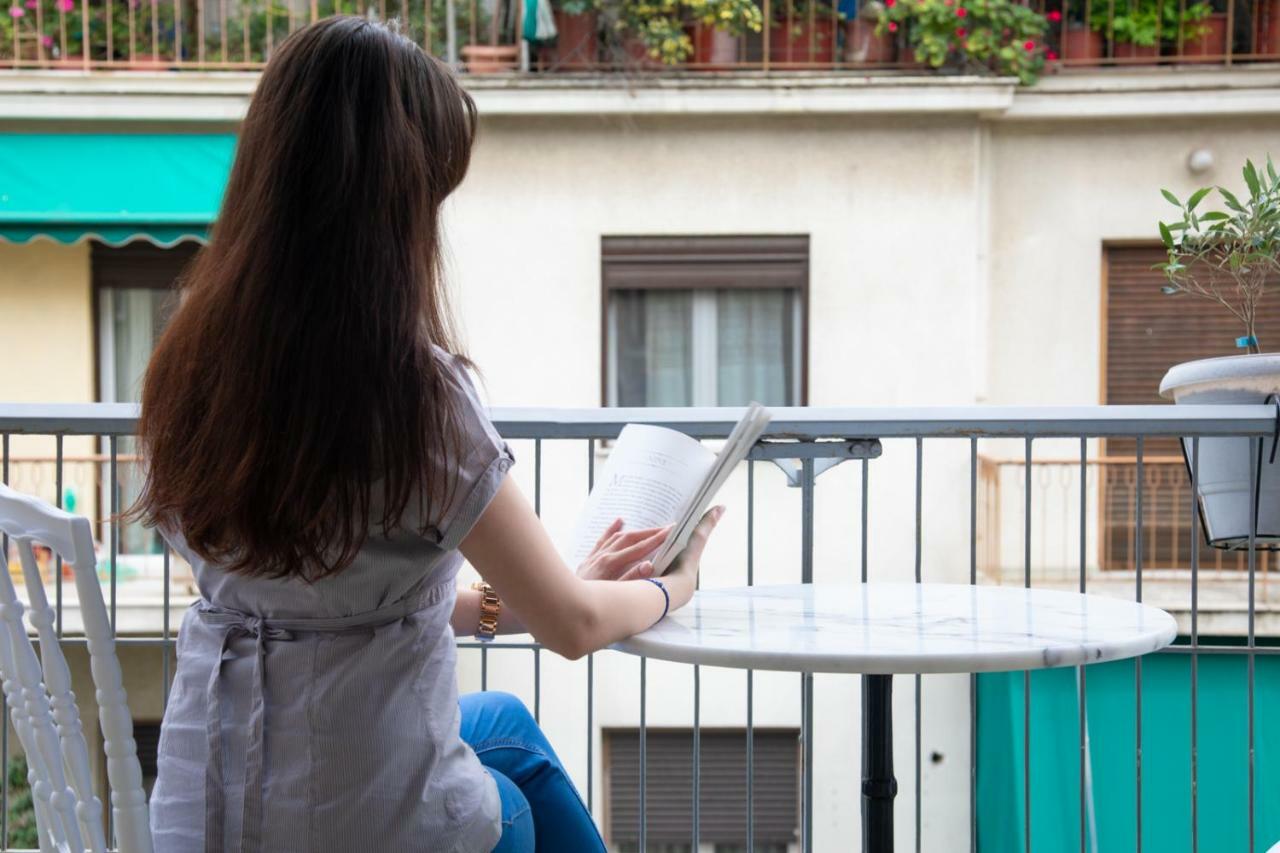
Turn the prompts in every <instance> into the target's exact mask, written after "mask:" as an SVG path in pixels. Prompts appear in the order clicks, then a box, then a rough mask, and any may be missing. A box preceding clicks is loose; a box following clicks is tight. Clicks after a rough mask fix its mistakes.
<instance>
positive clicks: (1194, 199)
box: [1187, 187, 1213, 210]
mask: <svg viewBox="0 0 1280 853" xmlns="http://www.w3.org/2000/svg"><path fill="white" fill-rule="evenodd" d="M1212 189H1213V187H1201V188H1200V189H1198V190H1196V191H1195V192H1193V193H1192V194H1191V198H1189V199H1187V210H1195V209H1196V205H1197V204H1199V203H1200V202H1202V201H1204V197H1205V196H1207V195H1208V194H1209V191H1210V190H1212Z"/></svg>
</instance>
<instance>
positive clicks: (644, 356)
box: [607, 288, 800, 406]
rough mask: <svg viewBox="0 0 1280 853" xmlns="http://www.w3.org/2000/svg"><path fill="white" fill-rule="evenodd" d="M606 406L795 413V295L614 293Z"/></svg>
mask: <svg viewBox="0 0 1280 853" xmlns="http://www.w3.org/2000/svg"><path fill="white" fill-rule="evenodd" d="M609 299H610V302H609V315H608V321H609V338H610V348H609V352H608V354H607V355H608V371H609V377H608V378H609V401H610V403H612V404H613V405H617V406H741V405H746V404H747V403H750V402H752V401H759V402H761V403H764V404H766V405H774V406H786V405H795V404H796V403H797V402H799V401H798V399H797V393H796V389H797V388H798V384H799V383H798V377H797V372H798V365H799V353H798V352H797V348H798V343H797V342H798V340H799V333H798V324H799V319H800V318H799V297H798V295H797V293H796V292H795V291H793V290H786V289H781V288H779V289H759V290H730V289H721V290H666V289H644V290H615V291H612V292H611V294H610V297H609Z"/></svg>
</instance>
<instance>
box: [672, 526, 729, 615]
mask: <svg viewBox="0 0 1280 853" xmlns="http://www.w3.org/2000/svg"><path fill="white" fill-rule="evenodd" d="M722 515H724V507H723V506H717V507H712V508H711V509H709V510H707V512H706V514H705V515H703V516H702V520H701V521H699V522H698V526H697V527H695V528H694V529H693V534H692V535H691V536H690V537H689V544H688V545H686V546H685V547H684V550H683V551H681V552H680V555H679V556H678V557H676V560H675V562H674V563H672V564H671V570H670V571H668V572H667V573H666V574H665V575H663V577H662V582H663V584H665V585H666V587H667V594H668V595H670V596H671V610H678V609H680V608H681V607H684V606H685V605H686V604H688V603H689V599H691V598H693V591H694V590H695V589H697V588H698V569H699V567H700V564H701V562H702V549H704V548H706V547H707V539H709V538H710V537H711V531H712V530H715V529H716V524H718V523H719V522H720V517H721V516H722Z"/></svg>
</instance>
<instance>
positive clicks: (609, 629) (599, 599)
mask: <svg viewBox="0 0 1280 853" xmlns="http://www.w3.org/2000/svg"><path fill="white" fill-rule="evenodd" d="M723 511H724V509H723V507H717V508H715V509H713V510H711V511H710V512H708V513H707V514H706V515H705V516H704V517H703V519H702V521H701V522H700V523H699V524H698V528H697V530H696V531H694V534H693V537H692V538H691V539H690V540H689V545H688V547H687V548H685V550H684V551H683V552H682V553H681V555H680V557H679V558H678V559H677V561H676V565H675V567H674V568H673V569H672V571H670V572H669V573H668V574H667V575H666V576H665V577H664V578H662V583H663V584H664V585H665V586H666V589H667V594H668V595H669V596H670V598H671V610H675V609H677V608H679V607H683V606H684V605H685V604H686V603H688V601H689V599H690V598H692V597H693V591H694V588H695V586H696V585H697V578H698V563H699V560H700V559H701V557H702V549H703V547H704V546H705V545H706V541H707V537H708V536H710V534H711V530H712V529H713V528H714V527H715V524H716V522H717V521H718V520H719V519H720V516H721V515H722V514H723ZM616 526H617V525H615V527H616ZM637 534H640V537H639V538H636V536H637ZM650 534H651V535H650ZM663 535H665V530H663V531H662V532H661V533H652V531H635V532H633V533H632V534H631V537H630V538H621V539H620V538H618V537H627V534H625V533H621V534H619V533H618V531H616V530H615V531H614V533H613V538H612V539H611V538H610V534H609V532H608V531H606V535H605V536H604V537H601V543H600V544H598V545H597V549H596V552H595V553H594V554H593V558H596V557H597V556H598V555H600V554H601V553H602V548H601V546H602V545H605V543H606V541H608V542H610V543H611V544H610V545H609V546H608V547H606V548H605V549H604V553H605V554H606V555H607V556H606V557H605V558H603V559H604V560H605V561H606V563H607V564H608V566H609V567H611V568H610V569H608V570H602V571H599V572H592V571H589V570H588V567H586V566H584V574H586V575H588V576H590V577H609V576H610V574H609V571H613V570H616V567H617V566H618V565H622V566H623V567H624V569H625V571H626V572H627V574H624V575H623V577H624V578H626V577H634V578H637V579H634V580H626V579H622V580H616V581H615V580H587V579H584V578H582V577H579V576H578V575H576V574H574V572H573V571H571V570H570V569H569V568H568V567H567V566H565V564H564V560H562V559H561V558H560V555H559V553H557V551H556V549H555V546H554V545H552V543H551V539H550V537H548V536H547V532H546V530H545V529H544V528H543V526H542V522H541V521H540V520H539V519H538V517H537V516H536V515H535V514H534V512H533V509H532V508H531V507H530V506H529V503H528V501H526V500H525V498H524V495H523V494H521V492H520V489H519V487H518V486H517V485H516V484H515V482H514V481H513V480H512V479H511V478H509V477H508V478H507V479H506V480H504V481H503V483H502V485H501V486H500V487H499V489H498V493H497V494H496V495H495V496H494V498H493V500H492V501H490V503H489V506H488V507H487V508H486V509H485V511H484V514H483V515H481V516H480V519H479V520H478V521H477V522H476V524H475V526H474V527H473V528H471V531H470V532H469V533H468V534H467V537H466V538H465V539H463V540H462V546H461V550H462V553H463V556H465V557H466V558H467V560H468V561H469V562H470V563H471V565H472V566H474V567H475V568H476V570H477V571H478V572H480V575H481V576H482V577H483V578H484V579H485V580H487V581H488V582H489V583H490V584H491V585H492V586H493V588H494V590H495V591H496V592H497V593H498V596H499V597H500V598H501V599H502V610H503V614H502V621H501V623H500V630H508V627H509V626H511V627H514V626H517V625H518V626H519V628H516V630H525V631H528V632H529V633H530V634H532V635H533V636H534V638H535V639H537V640H538V641H539V642H540V643H542V644H543V645H544V646H546V647H547V648H549V649H551V650H552V651H554V652H556V653H557V654H560V655H563V656H564V657H567V658H570V659H571V660H572V659H577V658H579V657H582V656H583V655H586V654H588V653H590V652H593V651H597V650H599V649H602V648H605V647H606V646H608V645H610V644H611V643H614V642H617V641H618V640H621V639H624V638H626V637H630V636H631V635H633V634H637V633H639V632H640V631H643V630H644V629H646V628H648V627H649V626H650V625H652V624H653V623H654V622H656V621H657V620H658V619H659V618H660V617H661V616H662V610H663V607H664V606H665V599H664V596H663V594H662V590H660V589H658V587H657V586H655V585H654V584H652V583H649V582H648V581H645V580H640V579H639V578H641V577H644V576H645V569H644V567H643V566H632V567H631V568H625V567H626V566H630V565H631V564H632V563H634V562H635V560H637V559H639V558H640V557H643V556H644V555H645V554H647V553H649V552H651V551H652V550H653V549H654V548H656V547H657V544H658V543H659V542H660V541H661V536H663ZM655 540H656V541H655ZM619 543H621V544H619ZM619 555H621V556H619ZM589 565H590V561H589ZM597 568H598V567H597ZM650 568H651V567H650ZM633 570H634V571H633ZM612 576H613V577H617V576H618V575H617V574H613V575H612ZM464 593H470V595H466V596H464ZM471 596H475V598H474V599H472V597H471ZM478 596H479V594H478V593H475V592H473V591H471V590H463V591H460V592H459V604H458V606H457V608H455V610H454V620H453V624H454V628H455V631H458V633H471V632H472V631H474V630H475V625H476V624H477V623H478V620H479V616H480V605H479V597H478ZM507 611H511V614H510V615H508V613H507ZM472 616H474V620H473V619H472V618H471V617H472Z"/></svg>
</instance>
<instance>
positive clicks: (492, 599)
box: [471, 581, 502, 640]
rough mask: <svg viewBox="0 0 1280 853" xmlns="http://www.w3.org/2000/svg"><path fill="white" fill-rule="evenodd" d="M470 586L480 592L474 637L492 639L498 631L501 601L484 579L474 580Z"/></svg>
mask: <svg viewBox="0 0 1280 853" xmlns="http://www.w3.org/2000/svg"><path fill="white" fill-rule="evenodd" d="M471 588H472V589H474V590H476V591H477V592H479V593H480V624H479V625H478V626H477V627H476V639H477V640H492V639H493V637H494V635H495V634H497V633H498V614H499V613H501V612H502V601H501V599H499V598H498V593H496V592H494V591H493V587H491V586H489V584H487V583H485V582H484V581H476V582H475V583H473V584H472V585H471Z"/></svg>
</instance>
